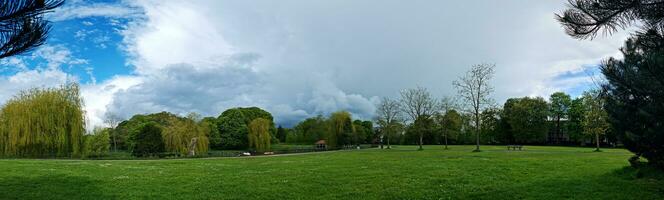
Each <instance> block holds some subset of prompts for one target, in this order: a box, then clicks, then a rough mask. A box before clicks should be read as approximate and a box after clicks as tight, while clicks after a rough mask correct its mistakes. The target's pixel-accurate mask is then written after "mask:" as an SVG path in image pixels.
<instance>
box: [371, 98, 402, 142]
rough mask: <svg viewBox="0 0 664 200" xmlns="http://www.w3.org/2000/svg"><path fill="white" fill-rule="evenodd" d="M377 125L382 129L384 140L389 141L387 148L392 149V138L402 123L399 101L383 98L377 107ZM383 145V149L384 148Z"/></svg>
mask: <svg viewBox="0 0 664 200" xmlns="http://www.w3.org/2000/svg"><path fill="white" fill-rule="evenodd" d="M375 121H376V124H378V126H379V127H380V128H381V130H382V132H381V133H382V134H383V138H385V140H386V141H387V148H388V149H389V148H391V147H390V139H391V136H393V135H394V133H395V132H396V128H397V126H396V125H397V124H398V123H399V122H400V121H402V119H401V108H400V104H399V102H398V101H396V100H393V99H390V98H387V97H383V99H381V101H380V103H379V104H378V106H377V107H376V119H375ZM382 145H383V144H382V143H381V147H382Z"/></svg>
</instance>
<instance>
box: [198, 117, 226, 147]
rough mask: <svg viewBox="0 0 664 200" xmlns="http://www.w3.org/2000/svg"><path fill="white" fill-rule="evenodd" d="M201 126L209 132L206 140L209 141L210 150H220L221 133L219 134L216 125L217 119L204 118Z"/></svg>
mask: <svg viewBox="0 0 664 200" xmlns="http://www.w3.org/2000/svg"><path fill="white" fill-rule="evenodd" d="M200 123H201V125H202V126H206V127H207V129H206V130H209V131H210V132H209V133H208V138H209V140H210V148H211V149H221V148H222V146H221V133H219V126H218V125H217V118H214V117H205V118H203V119H202V120H201V122H200Z"/></svg>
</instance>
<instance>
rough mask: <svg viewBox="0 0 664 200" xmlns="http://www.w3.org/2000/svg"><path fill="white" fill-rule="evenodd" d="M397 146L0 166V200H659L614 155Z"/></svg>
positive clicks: (657, 182)
mask: <svg viewBox="0 0 664 200" xmlns="http://www.w3.org/2000/svg"><path fill="white" fill-rule="evenodd" d="M416 148H417V147H415V146H399V147H396V148H394V149H391V150H386V149H383V150H381V149H367V150H350V151H337V152H322V153H312V154H300V155H286V156H271V157H267V156H262V157H244V158H212V159H182V160H127V161H121V160H111V161H108V160H106V161H104V160H29V159H18V160H0V199H146V198H151V199H153V198H156V199H664V180H663V179H662V178H661V177H662V176H661V174H655V175H645V176H643V177H639V178H637V175H636V174H637V173H636V172H635V170H632V169H631V168H629V167H627V166H628V163H627V161H626V159H627V158H629V157H630V155H631V154H630V153H629V152H627V151H625V150H621V149H605V150H604V151H603V152H592V150H593V149H592V148H570V147H531V146H527V147H525V148H526V150H525V151H507V150H506V149H505V147H504V146H484V147H483V152H479V153H472V152H471V150H472V149H473V148H474V146H451V150H447V151H444V150H442V147H440V146H426V147H425V150H424V151H416Z"/></svg>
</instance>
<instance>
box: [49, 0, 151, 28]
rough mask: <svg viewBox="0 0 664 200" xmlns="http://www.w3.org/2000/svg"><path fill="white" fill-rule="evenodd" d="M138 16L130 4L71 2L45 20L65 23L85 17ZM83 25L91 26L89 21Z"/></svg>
mask: <svg viewBox="0 0 664 200" xmlns="http://www.w3.org/2000/svg"><path fill="white" fill-rule="evenodd" d="M139 14H140V10H138V9H136V8H135V7H132V6H131V4H130V3H120V4H110V3H89V2H84V1H78V2H77V1H72V2H67V4H65V6H62V7H60V8H57V9H55V11H54V12H52V13H49V14H47V18H48V19H50V20H53V21H65V20H71V19H80V18H86V17H107V18H131V17H136V16H138V15H139ZM86 22H87V23H86ZM83 23H84V24H85V25H88V24H90V25H91V22H89V21H85V22H83ZM88 26H89V25H88Z"/></svg>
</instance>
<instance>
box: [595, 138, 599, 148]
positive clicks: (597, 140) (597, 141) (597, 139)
mask: <svg viewBox="0 0 664 200" xmlns="http://www.w3.org/2000/svg"><path fill="white" fill-rule="evenodd" d="M595 144H597V149H595V151H599V134H595Z"/></svg>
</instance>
